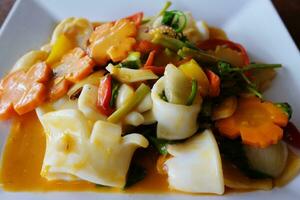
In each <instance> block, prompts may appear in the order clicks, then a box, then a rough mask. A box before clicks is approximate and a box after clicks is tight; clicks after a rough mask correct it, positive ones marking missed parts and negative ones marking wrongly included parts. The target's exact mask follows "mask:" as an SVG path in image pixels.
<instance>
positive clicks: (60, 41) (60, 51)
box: [46, 35, 75, 66]
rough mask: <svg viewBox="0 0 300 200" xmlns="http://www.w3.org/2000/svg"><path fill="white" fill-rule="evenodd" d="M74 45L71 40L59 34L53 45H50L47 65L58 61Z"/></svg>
mask: <svg viewBox="0 0 300 200" xmlns="http://www.w3.org/2000/svg"><path fill="white" fill-rule="evenodd" d="M74 47H75V45H74V44H73V42H72V41H71V40H70V39H69V38H67V37H66V36H65V35H60V36H59V37H58V38H57V40H56V42H55V43H54V45H53V46H52V49H51V52H50V54H49V56H48V58H47V60H46V63H47V64H48V65H50V66H51V65H53V64H55V63H56V62H58V61H60V59H61V58H62V57H63V56H64V55H65V54H66V53H67V52H68V51H70V50H71V49H73V48H74Z"/></svg>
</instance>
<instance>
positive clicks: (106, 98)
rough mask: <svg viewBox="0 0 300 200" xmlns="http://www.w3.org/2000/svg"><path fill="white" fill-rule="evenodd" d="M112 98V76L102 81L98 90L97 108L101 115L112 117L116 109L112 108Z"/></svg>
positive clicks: (107, 76)
mask: <svg viewBox="0 0 300 200" xmlns="http://www.w3.org/2000/svg"><path fill="white" fill-rule="evenodd" d="M111 98H112V77H111V75H110V74H108V75H106V76H105V77H104V78H103V79H102V80H101V81H100V85H99V88H98V101H97V107H98V109H99V111H100V112H101V113H103V114H104V115H106V116H109V115H111V114H112V113H113V112H114V109H113V108H111V107H110V100H111Z"/></svg>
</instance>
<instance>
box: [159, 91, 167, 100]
mask: <svg viewBox="0 0 300 200" xmlns="http://www.w3.org/2000/svg"><path fill="white" fill-rule="evenodd" d="M159 97H160V98H161V99H162V100H164V101H166V102H169V101H168V98H167V97H166V93H165V90H163V91H162V93H161V94H159Z"/></svg>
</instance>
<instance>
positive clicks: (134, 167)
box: [124, 163, 147, 188]
mask: <svg viewBox="0 0 300 200" xmlns="http://www.w3.org/2000/svg"><path fill="white" fill-rule="evenodd" d="M146 175H147V171H146V169H145V168H144V167H142V166H140V165H138V164H135V163H131V165H130V167H129V170H128V173H127V179H126V184H125V186H124V188H128V187H130V186H132V185H134V184H136V183H137V182H139V181H141V180H143V179H144V178H145V176H146Z"/></svg>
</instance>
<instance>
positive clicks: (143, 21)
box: [141, 18, 151, 25]
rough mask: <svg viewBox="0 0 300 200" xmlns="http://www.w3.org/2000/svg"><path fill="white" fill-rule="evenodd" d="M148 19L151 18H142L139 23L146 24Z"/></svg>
mask: <svg viewBox="0 0 300 200" xmlns="http://www.w3.org/2000/svg"><path fill="white" fill-rule="evenodd" d="M150 21H151V18H145V19H143V20H142V23H141V24H142V25H143V24H147V23H148V22H150Z"/></svg>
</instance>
